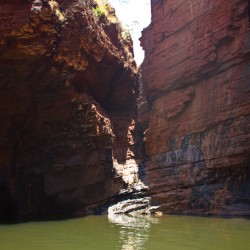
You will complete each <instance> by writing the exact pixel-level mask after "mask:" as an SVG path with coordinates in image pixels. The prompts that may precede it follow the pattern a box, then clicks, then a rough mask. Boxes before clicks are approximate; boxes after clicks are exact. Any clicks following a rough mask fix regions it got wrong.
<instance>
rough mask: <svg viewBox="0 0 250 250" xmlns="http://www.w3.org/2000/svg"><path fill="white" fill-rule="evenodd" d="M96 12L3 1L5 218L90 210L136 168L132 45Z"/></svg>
mask: <svg viewBox="0 0 250 250" xmlns="http://www.w3.org/2000/svg"><path fill="white" fill-rule="evenodd" d="M95 10H96V4H95V3H94V2H93V1H78V0H69V1H62V0H60V1H59V0H48V1H44V0H43V1H42V0H34V1H28V0H6V1H5V0H4V1H3V0H1V3H0V106H1V110H0V116H1V119H0V218H7V217H11V218H13V217H19V218H29V219H30V218H48V217H50V216H51V217H55V216H62V215H63V216H71V215H82V214H86V213H88V212H91V211H93V210H94V209H96V208H97V207H98V206H99V205H100V204H102V203H104V202H105V201H107V199H109V198H110V197H111V196H113V195H114V194H116V193H117V192H118V191H119V189H120V187H121V185H122V181H121V180H120V179H121V178H118V179H114V176H115V175H119V174H115V173H114V166H113V161H115V162H116V164H118V165H119V164H126V162H127V161H128V162H129V161H130V162H134V160H133V159H134V153H133V145H134V142H133V138H132V131H133V129H134V118H135V100H136V94H135V89H134V79H135V64H134V61H133V59H132V54H131V53H132V43H131V41H129V40H126V41H124V39H121V37H120V33H121V30H120V27H119V25H117V24H115V23H112V22H109V21H108V20H107V18H106V17H105V16H104V15H103V13H95ZM105 11H107V9H105ZM110 12H112V10H110ZM109 14H112V13H109Z"/></svg>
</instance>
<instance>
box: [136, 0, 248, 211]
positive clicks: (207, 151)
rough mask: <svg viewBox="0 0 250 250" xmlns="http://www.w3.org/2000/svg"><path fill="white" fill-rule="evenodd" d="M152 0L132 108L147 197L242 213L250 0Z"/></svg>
mask: <svg viewBox="0 0 250 250" xmlns="http://www.w3.org/2000/svg"><path fill="white" fill-rule="evenodd" d="M151 2H152V23H151V25H150V26H149V27H148V28H146V29H145V30H144V31H143V35H142V38H141V43H142V46H143V48H144V50H145V60H144V62H143V65H142V76H143V88H144V89H143V92H144V97H145V100H144V102H142V103H141V104H140V106H139V114H140V121H141V123H142V124H143V127H144V128H146V130H145V134H144V142H145V146H146V151H147V154H148V161H147V163H146V166H145V171H146V176H145V179H144V180H145V182H146V184H147V185H149V188H150V194H151V195H152V197H153V198H154V200H155V202H156V203H158V204H160V205H161V206H162V209H163V211H165V212H168V213H180V214H200V215H210V214H212V215H228V216H233V215H248V216H249V215H250V96H249V95H250V30H249V20H250V18H249V13H250V6H249V1H246V0H228V1H223V0H190V1H186V0H155V1H151Z"/></svg>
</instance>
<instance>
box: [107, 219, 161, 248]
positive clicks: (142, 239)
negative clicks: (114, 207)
mask: <svg viewBox="0 0 250 250" xmlns="http://www.w3.org/2000/svg"><path fill="white" fill-rule="evenodd" d="M108 219H109V222H111V223H114V224H116V225H118V226H120V227H119V228H120V232H119V234H120V235H119V241H120V244H121V250H142V249H145V248H144V247H145V243H146V242H147V240H148V239H149V235H150V229H151V225H152V224H157V223H159V220H158V219H157V218H154V217H151V216H141V217H132V216H128V215H125V214H110V215H109V216H108Z"/></svg>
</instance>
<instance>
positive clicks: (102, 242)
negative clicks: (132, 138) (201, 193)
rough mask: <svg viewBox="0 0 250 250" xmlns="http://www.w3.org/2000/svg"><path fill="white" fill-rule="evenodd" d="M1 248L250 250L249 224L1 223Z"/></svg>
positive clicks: (185, 220) (178, 219)
mask: <svg viewBox="0 0 250 250" xmlns="http://www.w3.org/2000/svg"><path fill="white" fill-rule="evenodd" d="M0 249H1V250H17V249H18V250H30V249H32V250H42V249H43V250H85V249H88V250H95V249H100V250H113V249H122V250H143V249H150V250H158V249H159V250H164V249H169V250H196V249H197V250H198V249H199V250H203V249H204V250H207V249H209V250H211V249H212V250H216V249H218V250H224V249H225V250H249V249H250V220H246V219H219V218H199V217H185V216H163V217H160V218H144V219H134V218H128V217H124V216H123V217H115V218H111V219H110V220H109V219H108V217H107V216H90V217H85V218H81V219H71V220H65V221H56V222H31V223H24V224H16V225H0Z"/></svg>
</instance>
